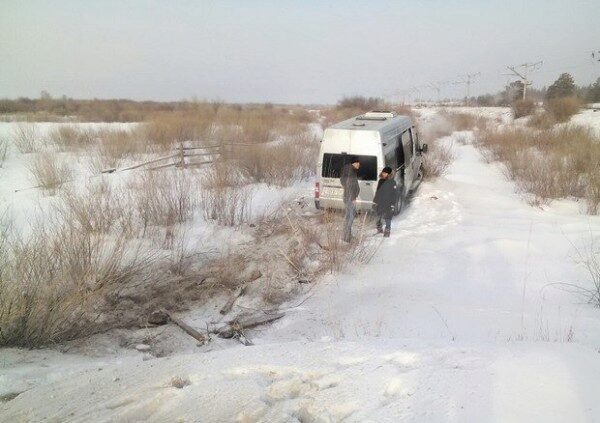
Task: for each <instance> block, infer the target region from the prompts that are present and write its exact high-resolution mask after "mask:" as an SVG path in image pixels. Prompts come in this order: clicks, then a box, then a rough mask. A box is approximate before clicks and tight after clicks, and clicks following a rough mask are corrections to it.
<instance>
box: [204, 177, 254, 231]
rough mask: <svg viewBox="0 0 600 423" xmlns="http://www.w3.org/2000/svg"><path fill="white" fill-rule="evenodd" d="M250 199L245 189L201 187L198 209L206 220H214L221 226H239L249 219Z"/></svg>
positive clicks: (247, 190) (218, 186)
mask: <svg viewBox="0 0 600 423" xmlns="http://www.w3.org/2000/svg"><path fill="white" fill-rule="evenodd" d="M251 199H252V197H251V192H250V190H249V189H248V188H247V187H243V186H242V187H234V186H227V185H217V186H214V187H212V188H205V187H203V188H202V191H201V193H200V208H201V209H202V212H203V215H204V218H205V219H207V220H214V221H215V222H216V223H217V224H219V225H223V226H239V225H241V224H243V223H246V222H248V221H249V219H250V216H251Z"/></svg>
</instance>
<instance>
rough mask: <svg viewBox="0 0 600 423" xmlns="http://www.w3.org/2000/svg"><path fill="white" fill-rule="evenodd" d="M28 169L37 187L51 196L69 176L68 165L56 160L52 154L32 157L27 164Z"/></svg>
mask: <svg viewBox="0 0 600 423" xmlns="http://www.w3.org/2000/svg"><path fill="white" fill-rule="evenodd" d="M28 169H29V172H30V173H31V174H32V175H33V178H34V181H35V183H37V186H39V187H41V188H43V189H46V190H49V191H51V193H52V194H54V192H55V191H56V189H57V188H59V187H60V186H61V185H62V184H64V183H65V182H67V181H68V180H69V178H70V176H71V169H70V167H69V165H68V164H67V163H66V162H62V161H60V160H59V159H57V158H56V156H54V155H53V154H47V155H44V156H36V157H34V158H33V159H32V161H31V162H30V163H29V165H28Z"/></svg>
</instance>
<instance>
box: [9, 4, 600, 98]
mask: <svg viewBox="0 0 600 423" xmlns="http://www.w3.org/2000/svg"><path fill="white" fill-rule="evenodd" d="M0 28H1V35H0V97H9V98H14V97H18V96H29V97H37V96H39V94H40V92H41V91H42V90H46V91H48V92H49V93H50V94H52V95H53V96H60V95H63V94H64V95H67V96H70V97H76V98H92V97H98V98H134V99H155V100H176V99H189V98H192V97H197V98H199V99H208V100H211V99H219V100H224V101H235V102H265V101H270V102H279V103H333V102H335V101H336V100H338V99H339V98H340V97H342V96H344V95H354V94H361V95H373V96H390V95H392V94H394V93H395V92H397V91H399V90H404V89H408V88H410V87H412V86H415V85H424V84H427V83H431V82H437V81H445V80H456V79H458V76H459V75H462V74H466V73H476V72H481V76H480V77H479V78H478V79H477V82H476V83H475V84H473V86H472V88H471V92H472V94H479V93H483V92H495V91H498V90H500V89H501V88H502V87H503V86H504V85H505V84H506V82H507V81H509V78H508V77H506V76H503V75H502V74H503V73H506V72H507V70H506V68H505V66H506V65H516V64H520V63H523V62H532V61H538V60H543V61H544V64H543V66H542V67H541V69H540V70H538V71H537V72H535V73H533V74H532V75H531V79H532V80H533V82H534V86H538V87H539V86H542V85H547V84H548V83H551V82H552V81H553V80H555V79H556V78H557V77H558V75H559V74H560V73H561V72H570V73H572V75H573V76H574V77H575V80H576V82H577V83H579V84H581V83H585V84H587V83H590V82H591V81H593V80H595V79H596V78H597V77H599V76H600V62H596V64H594V63H593V62H592V60H591V52H592V51H593V50H600V0H590V1H553V0H543V1H542V0H528V1H525V0H521V1H513V0H492V1H474V0H471V1H464V0H463V1H450V0H439V1H437V0H421V1H415V0H411V1H408V0H404V1H379V0H370V1H362V2H359V1H354V2H351V1H347V2H342V1H335V0H328V1H321V0H314V1H312V0H298V1H285V0H273V1H266V0H265V1H252V0H244V1H226V0H212V1H210V0H207V1H201V0H196V1H191V0H190V1H184V0H177V1H166V0H164V1H150V0H139V1H138V0H96V1H92V0H54V1H50V0H48V1H28V0H0ZM464 90H465V87H464V86H463V85H448V86H447V87H445V88H444V89H443V91H442V96H460V95H461V94H464ZM421 92H422V95H423V96H424V97H427V96H429V97H432V98H435V94H434V92H433V91H432V90H428V89H424V88H422V89H421Z"/></svg>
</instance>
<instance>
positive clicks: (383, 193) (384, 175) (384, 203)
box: [373, 166, 398, 238]
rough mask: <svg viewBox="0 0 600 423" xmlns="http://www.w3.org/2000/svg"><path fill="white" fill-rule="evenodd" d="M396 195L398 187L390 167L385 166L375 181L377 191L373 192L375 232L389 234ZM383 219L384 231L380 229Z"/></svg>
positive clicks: (386, 235)
mask: <svg viewBox="0 0 600 423" xmlns="http://www.w3.org/2000/svg"><path fill="white" fill-rule="evenodd" d="M397 195H398V187H397V185H396V181H394V178H393V177H392V168H391V167H389V166H386V167H384V168H383V170H382V171H381V173H380V174H379V181H377V191H376V192H375V198H373V203H375V211H376V213H377V232H378V233H381V232H383V236H384V237H386V238H387V237H389V236H390V230H391V226H392V216H393V215H394V211H395V210H394V208H395V207H396V196H397ZM382 220H383V221H385V231H384V230H383V229H382V222H381V221H382Z"/></svg>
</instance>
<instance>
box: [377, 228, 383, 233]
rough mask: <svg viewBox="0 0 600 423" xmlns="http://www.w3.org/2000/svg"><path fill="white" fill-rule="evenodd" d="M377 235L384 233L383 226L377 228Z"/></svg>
mask: <svg viewBox="0 0 600 423" xmlns="http://www.w3.org/2000/svg"><path fill="white" fill-rule="evenodd" d="M377 233H378V234H382V233H383V228H382V227H381V226H378V227H377Z"/></svg>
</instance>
